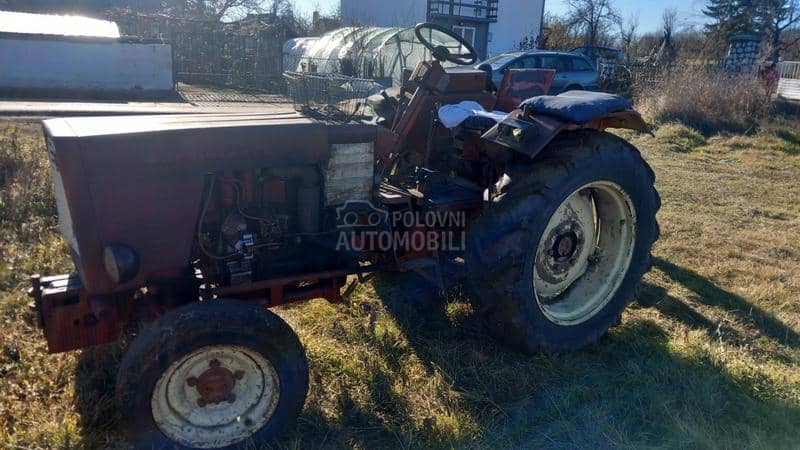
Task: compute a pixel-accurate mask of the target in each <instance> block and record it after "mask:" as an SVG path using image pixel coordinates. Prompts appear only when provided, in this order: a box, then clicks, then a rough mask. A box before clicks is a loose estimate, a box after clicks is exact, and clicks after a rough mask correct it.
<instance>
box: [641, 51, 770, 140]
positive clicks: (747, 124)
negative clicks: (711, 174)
mask: <svg viewBox="0 0 800 450" xmlns="http://www.w3.org/2000/svg"><path fill="white" fill-rule="evenodd" d="M637 106H638V108H639V109H640V110H641V111H642V112H643V114H644V115H645V116H646V117H647V118H648V119H649V120H650V121H653V122H655V123H657V124H663V123H668V122H680V123H682V124H684V125H686V126H688V127H690V128H694V129H696V130H699V131H700V132H702V133H703V134H705V135H706V136H710V135H712V134H715V133H718V132H721V131H728V132H734V133H748V132H752V131H754V130H755V129H756V127H757V124H758V120H759V119H761V118H762V117H763V116H764V115H766V113H767V110H768V102H767V101H766V98H765V94H764V89H763V87H762V85H761V83H760V82H759V80H758V79H754V78H751V77H746V76H731V75H728V74H725V73H722V72H717V71H712V70H709V69H707V68H698V67H691V66H689V67H685V68H681V69H676V70H675V71H673V72H671V73H669V74H668V75H667V76H666V77H665V79H664V80H663V81H662V82H660V83H657V84H656V85H654V86H653V87H650V88H645V89H643V90H641V91H640V92H639V95H638V105H637Z"/></svg>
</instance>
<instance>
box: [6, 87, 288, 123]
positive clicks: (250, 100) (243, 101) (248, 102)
mask: <svg viewBox="0 0 800 450" xmlns="http://www.w3.org/2000/svg"><path fill="white" fill-rule="evenodd" d="M179 93H180V94H181V97H182V98H183V99H184V100H185V101H183V102H180V101H165V102H125V101H101V100H95V101H92V100H85V101H83V100H81V101H69V100H65V101H61V100H49V99H0V116H6V117H65V116H111V115H115V116H116V115H143V114H148V115H149V114H193V113H198V114H210V113H213V114H220V113H223V114H224V113H228V112H230V113H259V114H262V113H282V112H290V111H292V110H293V108H292V104H291V103H290V102H289V100H288V99H287V98H285V97H283V96H281V95H276V94H264V93H260V92H249V91H237V90H233V89H216V88H212V87H205V86H190V85H185V84H181V85H180V86H179Z"/></svg>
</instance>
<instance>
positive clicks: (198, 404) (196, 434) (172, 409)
mask: <svg viewBox="0 0 800 450" xmlns="http://www.w3.org/2000/svg"><path fill="white" fill-rule="evenodd" d="M279 396H280V384H279V381H278V374H277V373H276V372H275V368H274V367H273V366H272V364H271V363H270V362H269V361H268V360H267V359H266V358H264V357H263V356H262V355H261V354H259V353H256V352H254V351H252V350H249V349H247V348H245V347H239V346H234V345H219V346H209V347H203V348H200V349H198V350H196V351H194V352H192V353H190V354H188V355H186V356H184V357H182V358H180V359H179V360H177V361H175V362H173V363H172V364H171V365H170V366H169V368H168V369H167V370H166V371H164V373H163V374H162V375H161V377H160V378H159V379H158V381H157V382H156V386H155V389H153V395H152V398H151V401H150V405H151V409H152V413H153V420H154V421H155V423H156V425H157V426H158V428H159V429H160V430H161V431H162V432H163V433H164V434H165V435H166V436H167V437H169V438H170V439H172V440H173V441H175V442H178V443H179V444H182V445H185V446H188V447H197V448H217V447H225V446H228V445H232V444H235V443H237V442H241V441H243V440H245V439H247V438H248V437H250V436H251V435H252V434H253V433H255V432H256V431H258V430H259V429H260V428H261V427H262V426H264V424H266V423H267V422H268V421H269V419H270V418H271V417H272V414H273V413H274V412H275V408H276V406H277V404H278V398H279Z"/></svg>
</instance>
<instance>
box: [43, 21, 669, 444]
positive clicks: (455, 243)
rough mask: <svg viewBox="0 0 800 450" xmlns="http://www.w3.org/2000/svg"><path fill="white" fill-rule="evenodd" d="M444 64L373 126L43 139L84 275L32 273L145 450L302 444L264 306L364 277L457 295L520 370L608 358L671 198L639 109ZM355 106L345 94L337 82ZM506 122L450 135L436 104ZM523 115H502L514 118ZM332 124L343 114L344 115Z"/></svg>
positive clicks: (486, 122) (231, 122)
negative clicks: (123, 342)
mask: <svg viewBox="0 0 800 450" xmlns="http://www.w3.org/2000/svg"><path fill="white" fill-rule="evenodd" d="M416 34H417V38H418V39H419V41H421V42H422V43H423V44H424V45H425V46H426V47H427V48H428V49H429V50H430V52H431V54H432V55H433V58H434V59H433V60H431V61H424V62H422V63H420V64H419V65H418V66H417V67H416V69H415V70H414V71H413V73H411V74H410V77H409V78H408V80H407V81H406V83H405V85H404V86H403V88H402V89H401V90H400V91H399V92H394V93H390V92H383V93H381V94H379V95H376V96H373V97H371V98H370V104H371V107H372V109H373V110H374V111H375V116H374V117H372V118H371V119H365V118H363V117H358V118H356V117H350V118H349V120H347V121H346V122H335V121H331V120H328V119H318V118H313V117H310V116H308V115H302V114H298V113H284V114H259V115H253V114H226V115H177V116H147V117H111V118H109V117H104V118H66V119H54V120H47V121H45V122H44V129H45V134H46V140H47V151H48V156H49V158H50V161H51V165H52V174H53V180H54V185H55V193H56V199H57V204H58V214H59V223H60V228H61V231H62V233H63V235H64V237H65V238H66V241H67V242H68V243H69V247H70V249H71V252H72V256H73V260H74V262H75V266H76V269H77V273H76V274H71V275H58V276H51V277H39V276H34V277H33V278H32V282H33V287H32V289H31V296H32V297H33V298H34V300H35V305H36V309H37V311H38V314H39V317H40V319H41V324H42V327H43V329H44V334H45V337H46V339H47V342H48V346H49V350H50V351H51V352H63V351H68V350H74V349H80V348H85V347H89V346H94V345H99V344H104V343H109V342H113V341H116V340H117V339H119V338H120V337H121V336H122V335H123V334H124V333H128V331H127V330H130V329H131V328H132V327H131V326H130V325H132V324H134V323H135V322H136V321H137V320H138V319H139V318H141V317H150V318H153V319H152V320H151V321H150V322H149V323H148V324H146V325H145V326H143V327H142V328H140V329H138V331H136V332H134V333H132V334H133V338H132V341H131V342H130V344H129V346H128V348H127V353H126V355H125V357H124V359H123V361H122V362H121V366H120V369H119V375H118V379H117V386H116V389H117V400H118V401H119V411H120V414H121V416H122V421H121V426H122V427H123V428H124V430H125V431H126V433H127V434H128V435H129V436H130V438H131V440H132V441H133V442H136V443H137V444H140V445H142V446H144V447H157V448H161V447H175V446H177V447H183V448H226V447H234V446H237V445H240V444H241V443H243V442H247V441H250V442H255V443H261V442H269V441H271V440H273V439H275V438H276V437H278V436H280V434H281V432H282V431H283V430H285V429H286V428H287V427H288V426H290V425H292V424H293V422H294V421H295V419H296V418H297V416H298V414H299V413H300V411H301V409H302V407H303V404H304V401H305V397H306V392H307V388H308V365H307V361H306V357H305V354H304V351H303V348H302V346H301V344H300V341H299V340H298V338H297V336H296V335H295V334H294V332H293V331H292V330H291V328H290V327H289V326H288V325H287V324H286V323H285V322H284V321H283V320H281V319H280V318H279V317H278V316H277V315H275V314H274V313H272V312H270V311H269V309H268V308H269V307H272V306H276V305H281V304H284V303H288V302H296V301H300V300H306V299H312V298H326V299H328V300H330V301H339V300H341V298H342V294H341V292H342V289H343V288H345V287H346V286H345V284H346V280H347V277H348V276H351V275H356V276H358V277H359V278H360V277H361V276H362V275H364V274H367V273H369V272H374V271H379V270H414V271H417V272H419V273H421V274H423V275H425V276H426V277H428V278H430V279H432V280H434V281H436V282H438V283H443V284H447V283H450V282H453V281H454V280H461V281H463V283H464V286H465V288H466V291H467V292H468V293H470V297H472V299H473V300H474V302H475V304H476V311H478V312H479V313H480V314H482V315H483V316H484V317H485V321H486V324H487V326H488V328H489V329H490V330H492V332H493V333H494V334H495V335H496V336H497V338H498V339H500V340H502V341H505V342H507V343H508V344H510V345H512V346H513V347H515V348H516V349H519V350H520V351H523V352H536V351H553V352H562V351H570V350H576V349H580V348H582V347H584V346H586V345H588V344H591V343H594V342H596V341H597V340H598V339H599V338H600V337H601V336H602V335H603V334H604V333H605V332H606V330H607V329H608V328H609V327H610V326H611V325H613V324H615V323H617V321H618V320H619V318H620V315H621V313H622V311H623V309H624V308H625V307H626V305H627V304H628V302H629V300H630V299H631V298H632V296H633V294H634V289H635V287H636V285H637V283H638V282H639V280H640V279H641V277H642V276H643V274H644V273H645V272H646V271H647V270H648V269H649V268H650V249H651V247H652V245H653V242H654V241H655V240H656V239H657V238H658V234H659V230H658V224H657V223H656V212H657V211H658V209H659V206H660V199H659V196H658V194H657V193H656V191H655V189H654V188H653V181H654V174H653V171H652V170H651V169H650V167H649V166H648V165H647V163H646V162H645V161H644V160H643V159H642V156H641V154H640V153H639V151H637V149H636V148H634V147H633V146H632V145H631V144H629V143H628V142H626V141H625V140H623V139H621V138H620V137H618V136H616V135H613V134H609V133H607V132H605V131H604V130H605V129H607V128H613V127H617V128H630V129H636V130H640V131H643V132H647V131H648V130H647V126H646V125H645V123H644V122H643V120H642V118H641V117H640V115H639V114H638V113H637V112H635V111H634V110H633V109H631V103H630V102H629V101H628V100H626V99H623V98H620V97H616V96H612V95H608V94H600V93H587V92H567V93H565V94H562V95H559V96H553V97H551V96H536V97H533V98H530V99H527V100H524V101H521V100H523V99H524V98H525V97H526V93H531V92H533V93H535V92H537V90H538V92H546V91H547V89H546V86H544V85H546V84H547V83H548V82H549V80H550V79H552V76H553V74H552V72H547V71H535V70H534V71H530V70H528V71H526V70H522V71H509V73H508V74H506V79H505V80H504V82H503V85H502V86H497V87H495V86H492V85H491V83H489V82H488V76H487V74H486V73H485V72H483V71H481V70H471V69H465V68H451V69H445V68H444V67H443V64H446V63H447V62H449V63H454V64H456V65H470V64H472V63H474V61H475V59H476V54H475V51H474V50H473V49H472V48H471V47H470V46H469V45H468V44H467V43H466V42H464V41H463V40H462V39H460V38H459V37H457V36H455V35H453V34H452V33H451V32H450V31H447V30H445V29H442V28H439V27H437V26H435V25H430V24H421V25H419V26H417V28H416ZM339 88H341V86H339ZM462 101H473V102H476V103H477V104H479V105H481V106H482V107H483V108H485V109H486V110H493V109H502V108H506V110H508V112H509V113H508V115H507V116H505V117H501V118H500V119H499V121H498V120H495V119H492V118H487V117H484V116H482V115H480V114H477V115H469V117H467V118H466V119H465V120H463V121H461V122H460V123H459V124H458V125H457V126H453V127H452V128H447V127H445V126H444V124H443V122H442V120H440V117H439V111H440V108H441V107H443V106H446V105H453V104H457V103H459V102H462ZM504 105H506V106H504ZM330 106H335V105H330Z"/></svg>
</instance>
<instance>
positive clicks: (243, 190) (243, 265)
mask: <svg viewBox="0 0 800 450" xmlns="http://www.w3.org/2000/svg"><path fill="white" fill-rule="evenodd" d="M330 150H331V153H330V159H329V161H327V163H326V164H324V166H323V167H318V166H312V165H308V166H290V167H270V168H259V169H241V170H224V171H221V172H218V173H214V174H210V175H208V178H207V181H206V188H205V190H204V197H203V201H202V204H201V205H202V206H201V212H200V220H199V226H198V230H197V237H196V245H195V255H196V259H197V260H199V262H200V267H201V270H202V271H203V274H204V277H206V278H208V279H209V281H211V282H212V283H214V284H216V285H239V284H246V283H251V282H254V281H259V280H264V279H268V278H276V277H280V276H288V275H296V274H298V273H308V272H316V271H323V270H328V269H332V268H336V267H340V266H341V262H342V258H343V257H344V256H343V255H342V254H341V253H338V252H336V251H335V243H336V241H335V238H336V236H335V234H333V233H331V230H335V226H334V224H333V222H332V220H333V217H334V216H335V209H336V207H337V206H339V205H341V204H343V203H345V202H346V201H347V200H353V199H359V200H366V199H368V198H369V197H370V195H371V193H370V190H371V186H372V165H373V150H372V144H371V143H369V144H334V145H332V146H331V149H330ZM323 224H325V225H323Z"/></svg>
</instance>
